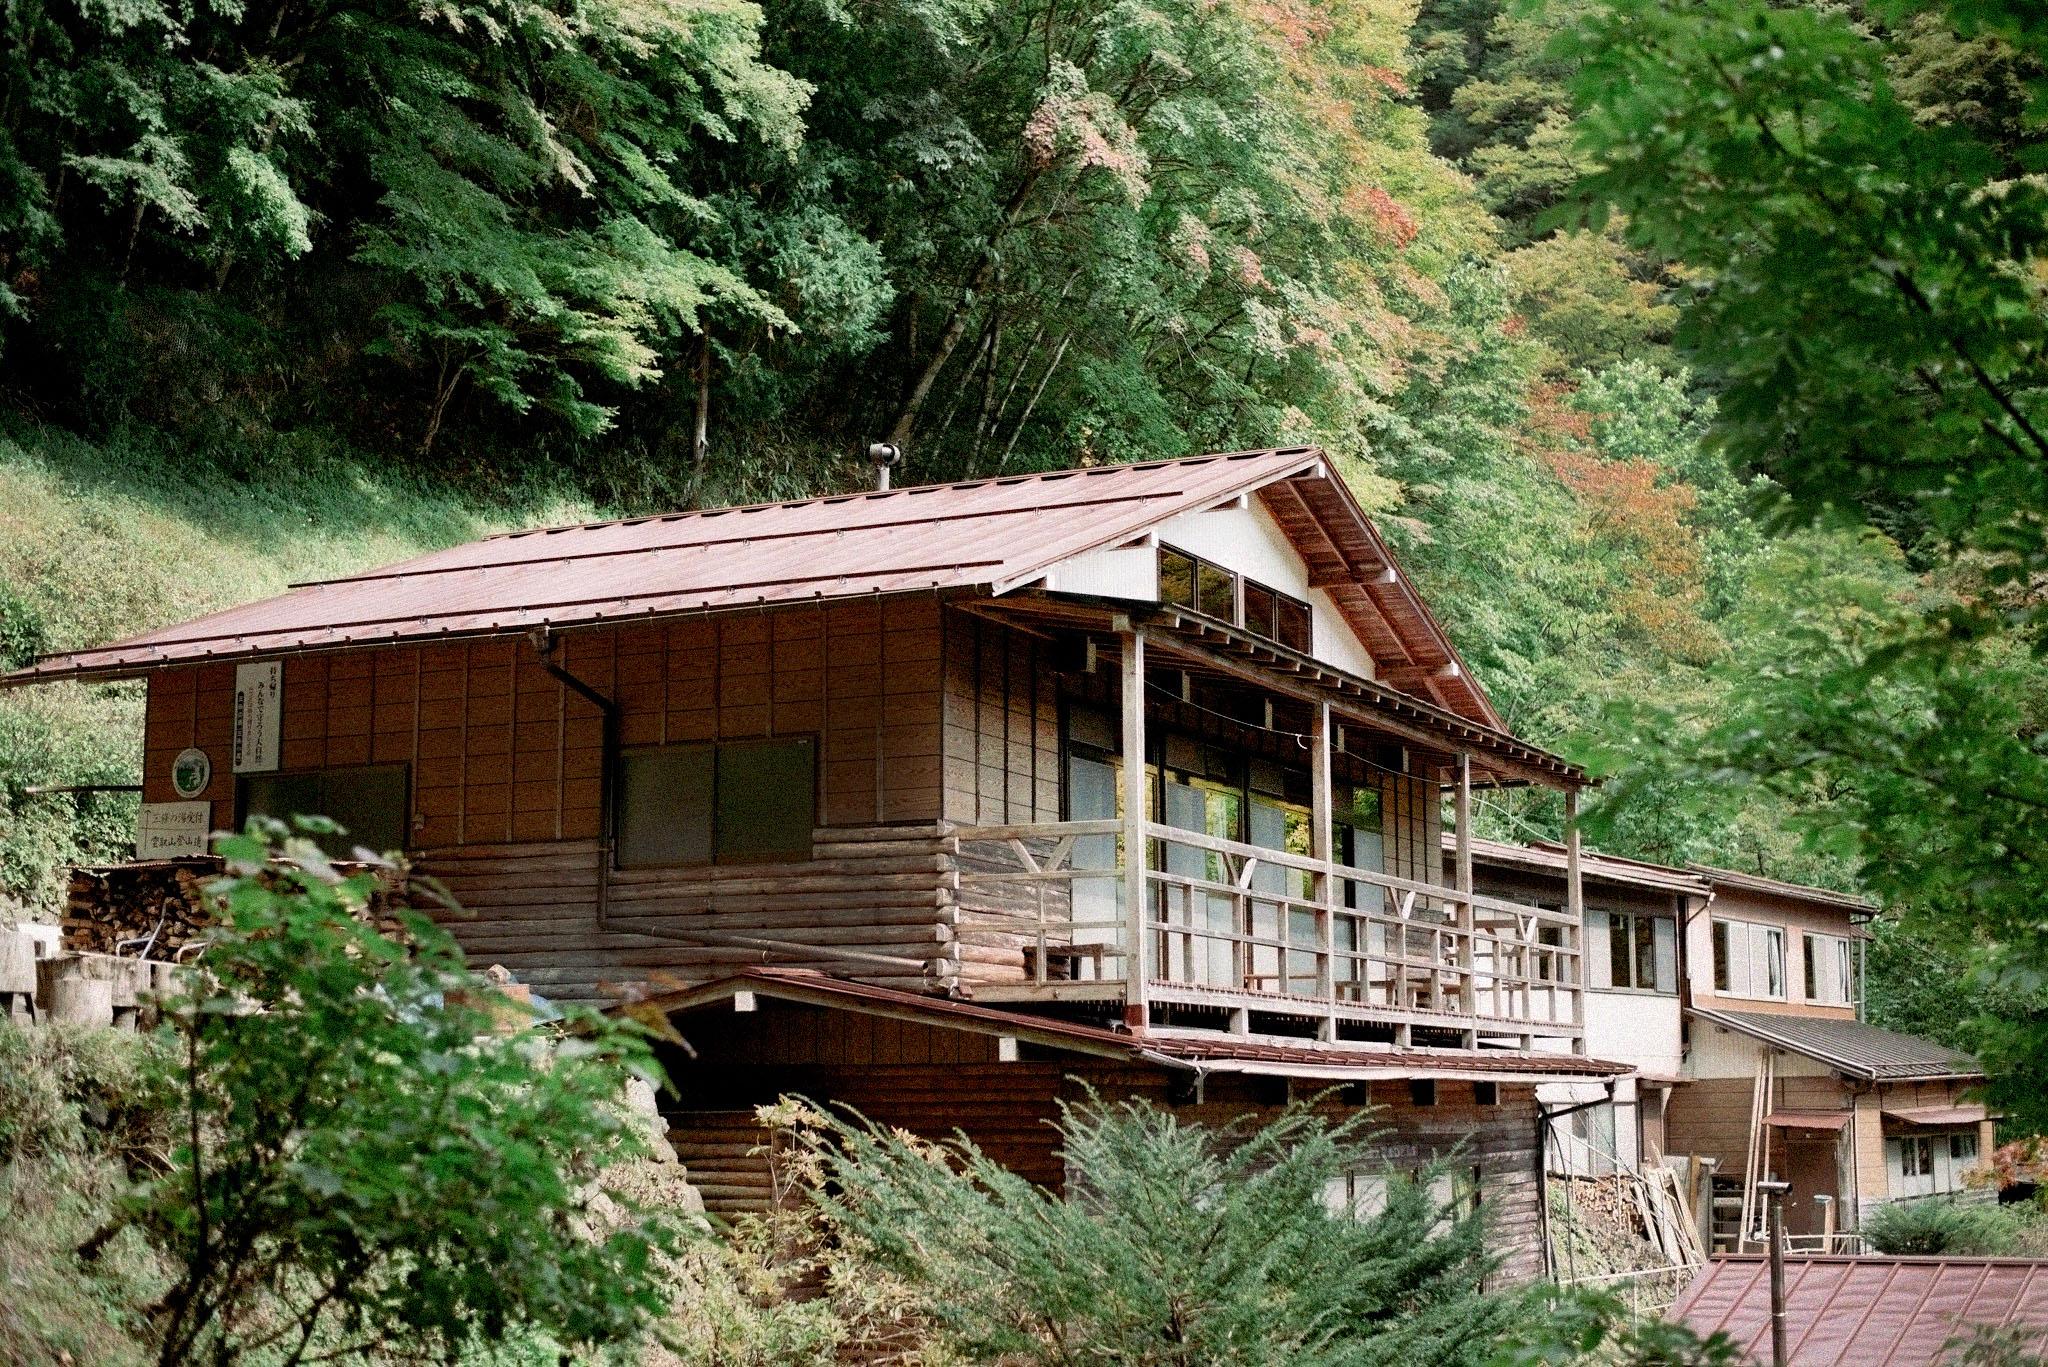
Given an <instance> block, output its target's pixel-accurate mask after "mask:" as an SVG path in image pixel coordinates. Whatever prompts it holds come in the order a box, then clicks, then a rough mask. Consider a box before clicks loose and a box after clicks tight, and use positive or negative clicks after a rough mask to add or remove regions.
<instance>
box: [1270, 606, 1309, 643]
mask: <svg viewBox="0 0 2048 1367" xmlns="http://www.w3.org/2000/svg"><path fill="white" fill-rule="evenodd" d="M1273 639H1274V640H1276V641H1278V642H1279V643H1280V644H1281V645H1283V646H1286V647H1287V648H1288V649H1289V650H1298V651H1300V652H1301V653H1302V654H1304V655H1306V654H1308V653H1309V647H1310V645H1311V644H1313V641H1314V633H1313V632H1312V631H1311V630H1310V628H1309V617H1308V607H1307V605H1306V604H1303V603H1297V602H1295V601H1294V600H1293V599H1292V598H1282V599H1281V600H1280V607H1279V613H1278V616H1277V619H1276V621H1275V625H1274V628H1273Z"/></svg>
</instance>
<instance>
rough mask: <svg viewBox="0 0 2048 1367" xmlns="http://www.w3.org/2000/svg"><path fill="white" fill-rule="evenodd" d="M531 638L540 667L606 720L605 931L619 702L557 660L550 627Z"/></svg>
mask: <svg viewBox="0 0 2048 1367" xmlns="http://www.w3.org/2000/svg"><path fill="white" fill-rule="evenodd" d="M527 640H529V641H531V642H532V643H533V651H534V654H535V655H537V656H539V657H540V667H541V668H542V669H545V670H546V671H547V672H548V673H549V674H550V675H551V676H553V678H554V679H555V681H556V682H558V683H560V684H561V685H562V687H564V688H566V689H568V690H569V691H570V692H571V693H574V694H575V695H576V696H577V697H579V698H581V699H583V700H584V701H585V702H587V703H589V704H590V705H591V706H592V707H595V708H596V709H597V710H598V713H599V714H600V715H601V716H602V717H603V719H604V720H603V732H602V739H601V740H600V741H599V745H600V746H601V747H602V748H601V751H600V755H599V759H598V767H599V770H600V776H599V779H598V785H597V928H598V929H599V930H603V929H604V928H605V918H606V914H607V913H608V912H609V911H610V909H611V892H612V854H613V848H614V844H615V834H616V833H615V832H614V830H613V820H614V810H613V809H614V807H615V805H616V804H615V803H614V802H613V800H612V788H613V785H614V784H616V783H617V782H618V758H619V705H618V704H617V703H616V702H614V701H612V700H611V699H610V698H607V697H605V696H604V695H603V694H602V693H599V692H598V691H597V690H596V689H594V688H592V687H591V686H590V685H589V684H587V683H585V682H583V680H581V679H579V678H577V677H576V676H575V675H574V674H571V673H570V672H569V671H568V670H566V669H564V668H562V667H561V666H560V665H558V664H556V663H555V660H554V654H555V646H556V645H557V644H559V641H558V640H557V638H556V636H555V634H554V633H553V632H552V631H550V630H549V629H548V628H546V627H544V626H542V627H535V628H534V629H533V630H532V631H531V632H528V633H527Z"/></svg>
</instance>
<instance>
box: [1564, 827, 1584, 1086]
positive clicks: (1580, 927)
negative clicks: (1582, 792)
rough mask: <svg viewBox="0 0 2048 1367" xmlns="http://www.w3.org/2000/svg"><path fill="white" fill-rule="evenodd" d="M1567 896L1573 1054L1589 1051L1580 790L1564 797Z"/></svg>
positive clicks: (1565, 881)
mask: <svg viewBox="0 0 2048 1367" xmlns="http://www.w3.org/2000/svg"><path fill="white" fill-rule="evenodd" d="M1564 896H1565V911H1566V913H1567V914H1568V915H1569V916H1570V917H1571V923H1572V938H1573V940H1574V941H1575V942H1576V948H1577V949H1578V951H1579V968H1578V975H1577V977H1576V978H1575V979H1574V981H1573V983H1572V1029H1573V1033H1574V1034H1575V1035H1576V1036H1577V1038H1576V1039H1575V1040H1574V1042H1573V1049H1574V1052H1577V1053H1581V1054H1583V1053H1585V1052H1586V979H1587V973H1586V892H1585V887H1584V885H1583V884H1582V883H1581V882H1580V879H1579V790H1578V789H1576V788H1567V789H1565V794H1564Z"/></svg>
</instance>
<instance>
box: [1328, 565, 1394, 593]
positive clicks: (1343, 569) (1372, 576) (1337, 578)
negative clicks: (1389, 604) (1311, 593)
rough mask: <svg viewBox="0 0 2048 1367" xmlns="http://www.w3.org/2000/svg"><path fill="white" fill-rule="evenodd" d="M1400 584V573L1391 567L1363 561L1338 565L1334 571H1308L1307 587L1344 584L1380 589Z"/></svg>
mask: <svg viewBox="0 0 2048 1367" xmlns="http://www.w3.org/2000/svg"><path fill="white" fill-rule="evenodd" d="M1400 582H1401V572H1400V571H1399V570H1397V569H1395V568H1394V567H1393V566H1392V565H1388V564H1379V563H1374V562H1373V561H1370V560H1368V561H1365V562H1363V563H1361V564H1346V565H1339V566H1338V567H1337V568H1336V569H1328V570H1310V571H1309V572H1308V586H1309V587H1310V588H1312V589H1334V588H1342V587H1343V586H1344V585H1346V584H1364V585H1380V586H1382V587H1385V586H1390V585H1393V584H1398V583H1400Z"/></svg>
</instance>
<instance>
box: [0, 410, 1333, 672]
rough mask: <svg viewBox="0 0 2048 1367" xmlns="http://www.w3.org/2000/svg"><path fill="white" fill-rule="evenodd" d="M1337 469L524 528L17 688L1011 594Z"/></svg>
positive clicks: (1277, 466) (1032, 481) (1232, 466)
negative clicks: (362, 648) (886, 598)
mask: <svg viewBox="0 0 2048 1367" xmlns="http://www.w3.org/2000/svg"><path fill="white" fill-rule="evenodd" d="M1321 468H1322V458H1321V456H1320V455H1319V454H1318V453H1316V452H1315V451H1313V450H1310V449H1307V448H1301V447H1295V448H1289V449H1284V450H1272V451H1252V452H1242V453H1236V454H1230V455H1217V456H1203V457H1197V458H1193V459H1188V460H1177V461H1155V462H1150V463H1146V464H1136V465H1105V466H1101V467H1097V468H1094V469H1087V470H1069V471H1060V472H1055V473H1051V474H1038V475H1026V476H1018V477H1015V478H1009V479H990V480H979V481H974V482H970V483H963V484H942V485H929V486H924V487H909V488H903V489H897V490H892V491H889V492H877V493H865V494H849V495H844V496H840V497H833V498H814V499H805V500H800V501H795V502H789V503H771V504H761V505H756V506H752V507H744V508H720V509H707V510H703V511H698V512H688V513H675V514H669V515H665V516H659V517H646V518H632V519H626V520H622V521H614V522H596V523H586V524H583V525H580V526H571V527H555V528H549V529H545V530H539V531H526V532H512V533H507V534H504V535H500V536H494V537H488V538H486V539H484V540H482V541H473V542H470V543H469V544H467V545H463V546H456V547H453V548H451V549H449V550H445V551H437V552H434V553H432V554H430V555H423V556H419V557H416V558H415V559H412V560H407V561H404V562H402V563H400V564H396V565H390V566H386V567H384V568H382V569H376V570H371V571H368V572H366V573H363V574H357V575H349V576H345V577H342V578H339V579H331V580H325V581H322V582H319V583H314V584H305V585H301V586H299V587H297V588H294V589H293V590H291V591H290V592H288V593H285V594H282V595H280V596H278V597H275V598H270V599H266V600H264V601H262V602H257V603H249V604H245V605H243V606H241V607H235V608H229V609H227V610H225V611H222V612H216V613H212V614H209V615H207V616H204V617H200V618H198V619H196V620H194V621H191V622H186V623H183V624H180V625H177V626H170V627H164V628H160V629H158V630H156V631H151V632H145V633H143V634H142V635H140V636H135V637H131V638H129V639H127V640H125V641H118V642H115V643H114V644H112V645H105V646H96V647H92V648H89V649H85V650H77V651H72V652H69V653H67V654H62V655H57V656H53V657H50V658H48V659H45V660H42V661H39V662H38V663H37V664H35V665H33V666H31V667H30V668H28V669H24V670H21V671H18V672H17V673H15V674H12V675H9V676H8V678H7V682H12V683H22V682H30V681H34V680H38V679H47V678H64V677H81V676H93V677H105V676H109V675H115V674H121V673H136V672H140V671H143V670H146V669H148V668H151V667H153V666H157V665H163V664H170V663H177V662H181V661H191V660H201V659H219V658H233V657H249V656H258V655H266V654H275V653H279V652H283V651H295V650H331V649H338V648H342V647H346V646H359V645H367V644H382V643H389V642H398V641H413V640H421V639H442V638H447V637H453V636H468V635H482V634H491V633H503V632H516V631H523V630H527V629H529V628H532V627H537V626H555V627H561V626H579V625H587V624H592V623H597V622H613V621H620V620H637V619H645V618H648V617H659V616H664V615H677V614H682V613H690V612H702V611H708V610H716V609H719V608H733V607H743V606H749V605H756V604H769V603H787V602H800V601H806V600H811V599H819V598H846V597H858V596H865V595H871V594H887V593H902V592H913V591H925V592H931V591H940V590H946V589H961V588H971V587H988V586H996V585H1003V584H1005V583H1007V582H1010V581H1015V580H1017V579H1019V578H1020V577H1029V576H1030V575H1032V574H1034V573H1040V572H1042V571H1043V570H1044V569H1045V568H1046V567H1048V566H1050V565H1052V564H1055V563H1057V562H1059V561H1061V560H1063V559H1066V558H1067V557H1069V556H1073V555H1077V554H1080V553H1082V552H1085V551H1089V550H1094V549H1096V548H1098V547H1100V546H1103V545H1113V544H1116V543H1118V542H1120V541H1122V540H1124V539H1126V538H1128V537H1130V536H1134V535H1137V534H1139V533H1141V532H1142V531H1143V530H1144V529H1145V528H1147V527H1149V526H1150V525H1152V524H1153V523H1155V522H1157V521H1159V520H1160V519H1162V518H1166V517H1171V516H1173V515H1175V514H1177V513H1181V512H1186V511H1190V510H1194V509H1198V508H1202V507H1205V506H1211V505H1214V504H1216V503H1219V502H1223V501H1225V500H1228V499H1231V498H1235V497H1237V496H1238V495H1240V494H1243V493H1245V492H1247V491H1248V490H1251V489H1254V488H1257V487H1258V486H1260V485H1262V484H1265V483H1268V482H1271V481H1273V480H1276V479H1283V478H1286V477H1287V476H1289V475H1294V474H1301V473H1304V472H1311V471H1317V470H1320V469H1321Z"/></svg>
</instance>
